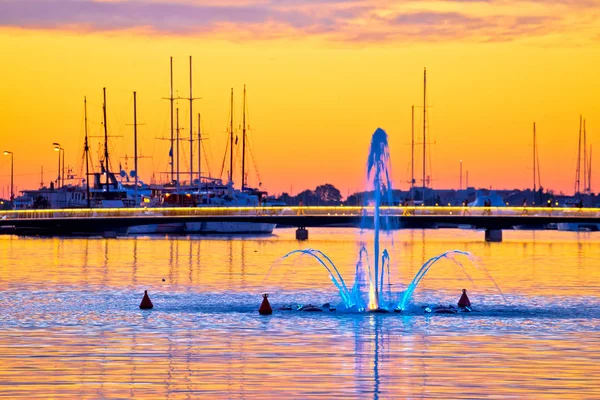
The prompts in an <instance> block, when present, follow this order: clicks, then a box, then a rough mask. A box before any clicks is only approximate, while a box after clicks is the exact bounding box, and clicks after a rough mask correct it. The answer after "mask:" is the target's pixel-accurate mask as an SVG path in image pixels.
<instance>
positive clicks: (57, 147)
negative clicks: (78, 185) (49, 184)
mask: <svg viewBox="0 0 600 400" xmlns="http://www.w3.org/2000/svg"><path fill="white" fill-rule="evenodd" d="M52 145H53V146H54V151H58V179H57V180H56V184H57V185H58V184H59V183H60V186H61V187H63V186H64V185H65V149H63V148H62V147H60V143H52ZM61 152H62V170H61V168H60V153H61Z"/></svg>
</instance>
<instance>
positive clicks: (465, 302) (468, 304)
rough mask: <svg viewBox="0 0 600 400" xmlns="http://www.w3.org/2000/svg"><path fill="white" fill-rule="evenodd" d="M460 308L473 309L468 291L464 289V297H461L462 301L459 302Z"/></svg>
mask: <svg viewBox="0 0 600 400" xmlns="http://www.w3.org/2000/svg"><path fill="white" fill-rule="evenodd" d="M458 306H459V307H460V308H465V307H471V301H470V300H469V297H468V296H467V289H463V292H462V295H461V296H460V300H458Z"/></svg>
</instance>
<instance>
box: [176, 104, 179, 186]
mask: <svg viewBox="0 0 600 400" xmlns="http://www.w3.org/2000/svg"><path fill="white" fill-rule="evenodd" d="M176 140H177V145H176V148H177V155H176V157H177V191H178V192H179V107H177V139H176Z"/></svg>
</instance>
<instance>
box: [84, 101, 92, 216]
mask: <svg viewBox="0 0 600 400" xmlns="http://www.w3.org/2000/svg"><path fill="white" fill-rule="evenodd" d="M83 118H84V121H85V122H84V124H85V127H84V129H85V146H84V149H83V150H84V152H85V183H86V188H85V191H86V198H87V206H88V208H90V207H91V199H90V163H89V159H90V157H89V153H90V145H89V142H88V122H87V97H85V96H84V97H83Z"/></svg>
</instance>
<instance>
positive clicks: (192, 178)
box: [190, 56, 194, 186]
mask: <svg viewBox="0 0 600 400" xmlns="http://www.w3.org/2000/svg"><path fill="white" fill-rule="evenodd" d="M193 102H194V98H193V97H192V56H190V186H191V185H192V182H193V181H194V129H193V126H192V120H193V116H194V114H193V113H192V103H193Z"/></svg>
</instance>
